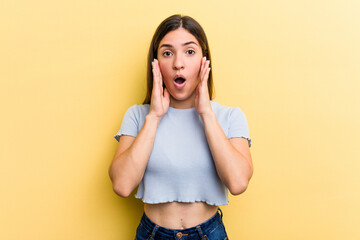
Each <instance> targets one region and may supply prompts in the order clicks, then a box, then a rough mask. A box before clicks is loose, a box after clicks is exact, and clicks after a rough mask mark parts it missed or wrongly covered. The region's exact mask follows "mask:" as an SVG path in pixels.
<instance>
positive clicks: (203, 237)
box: [196, 226, 208, 240]
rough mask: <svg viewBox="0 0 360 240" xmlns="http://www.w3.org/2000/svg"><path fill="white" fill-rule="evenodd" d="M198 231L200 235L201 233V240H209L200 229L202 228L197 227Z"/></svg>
mask: <svg viewBox="0 0 360 240" xmlns="http://www.w3.org/2000/svg"><path fill="white" fill-rule="evenodd" d="M196 230H198V233H199V235H200V237H201V239H203V240H207V239H208V238H207V236H206V235H204V234H203V232H202V231H201V227H200V226H196Z"/></svg>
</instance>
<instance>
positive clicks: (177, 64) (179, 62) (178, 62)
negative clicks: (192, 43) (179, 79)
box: [173, 55, 184, 70]
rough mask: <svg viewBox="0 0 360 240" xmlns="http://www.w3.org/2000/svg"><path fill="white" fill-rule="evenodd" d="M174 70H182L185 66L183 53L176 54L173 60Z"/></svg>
mask: <svg viewBox="0 0 360 240" xmlns="http://www.w3.org/2000/svg"><path fill="white" fill-rule="evenodd" d="M173 68H174V70H180V69H183V68H184V59H183V57H182V56H181V55H176V56H175V58H174V62H173Z"/></svg>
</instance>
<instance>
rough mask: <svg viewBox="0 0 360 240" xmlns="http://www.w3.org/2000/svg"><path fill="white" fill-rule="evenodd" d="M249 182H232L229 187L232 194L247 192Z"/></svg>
mask: <svg viewBox="0 0 360 240" xmlns="http://www.w3.org/2000/svg"><path fill="white" fill-rule="evenodd" d="M248 184H249V182H248V181H238V182H237V183H234V184H231V185H230V186H229V187H228V189H229V191H230V193H231V194H232V195H234V196H237V195H240V194H242V193H243V192H245V190H246V189H247V187H248Z"/></svg>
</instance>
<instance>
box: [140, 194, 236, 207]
mask: <svg viewBox="0 0 360 240" xmlns="http://www.w3.org/2000/svg"><path fill="white" fill-rule="evenodd" d="M135 198H137V199H141V200H142V201H143V202H144V203H148V204H159V203H169V202H181V203H195V202H204V203H206V204H208V205H214V206H225V205H228V204H229V202H230V201H229V199H228V200H226V201H227V202H226V203H213V202H209V201H207V200H191V201H186V200H180V199H173V200H163V201H150V200H144V199H142V198H141V197H138V196H136V195H135Z"/></svg>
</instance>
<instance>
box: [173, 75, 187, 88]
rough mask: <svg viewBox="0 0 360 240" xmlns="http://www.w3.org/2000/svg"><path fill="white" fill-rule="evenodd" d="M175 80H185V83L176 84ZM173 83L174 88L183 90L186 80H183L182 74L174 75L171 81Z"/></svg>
mask: <svg viewBox="0 0 360 240" xmlns="http://www.w3.org/2000/svg"><path fill="white" fill-rule="evenodd" d="M177 78H183V79H185V81H184V82H183V83H177V82H175V79H177ZM173 82H174V85H175V87H176V88H177V89H182V88H184V87H185V85H186V78H185V77H184V75H182V74H176V75H175V77H174V79H173Z"/></svg>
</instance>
